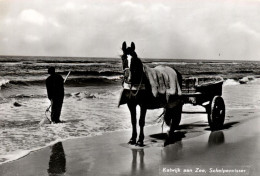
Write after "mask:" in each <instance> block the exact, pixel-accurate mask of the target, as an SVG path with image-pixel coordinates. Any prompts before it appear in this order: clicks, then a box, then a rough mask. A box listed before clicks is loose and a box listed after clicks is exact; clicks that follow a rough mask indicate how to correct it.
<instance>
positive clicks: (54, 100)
mask: <svg viewBox="0 0 260 176" xmlns="http://www.w3.org/2000/svg"><path fill="white" fill-rule="evenodd" d="M48 73H49V74H50V76H49V77H48V78H47V79H46V88H47V94H48V98H49V100H50V101H51V121H52V122H54V123H60V122H61V121H60V113H61V108H62V103H63V99H64V82H63V81H64V80H63V78H62V76H61V75H59V74H56V73H55V68H54V67H50V68H49V69H48Z"/></svg>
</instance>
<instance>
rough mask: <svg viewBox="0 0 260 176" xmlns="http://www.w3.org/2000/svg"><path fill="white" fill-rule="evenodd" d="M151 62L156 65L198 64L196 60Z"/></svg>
mask: <svg viewBox="0 0 260 176" xmlns="http://www.w3.org/2000/svg"><path fill="white" fill-rule="evenodd" d="M151 64H154V65H196V64H197V63H196V62H193V63H192V62H172V61H168V62H160V61H159V62H151Z"/></svg>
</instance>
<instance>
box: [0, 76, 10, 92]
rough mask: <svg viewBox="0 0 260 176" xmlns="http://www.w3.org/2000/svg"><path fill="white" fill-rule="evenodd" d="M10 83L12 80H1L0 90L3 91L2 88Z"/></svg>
mask: <svg viewBox="0 0 260 176" xmlns="http://www.w3.org/2000/svg"><path fill="white" fill-rule="evenodd" d="M9 82H10V80H8V79H0V90H1V88H2V86H5V85H6V84H8V83H9Z"/></svg>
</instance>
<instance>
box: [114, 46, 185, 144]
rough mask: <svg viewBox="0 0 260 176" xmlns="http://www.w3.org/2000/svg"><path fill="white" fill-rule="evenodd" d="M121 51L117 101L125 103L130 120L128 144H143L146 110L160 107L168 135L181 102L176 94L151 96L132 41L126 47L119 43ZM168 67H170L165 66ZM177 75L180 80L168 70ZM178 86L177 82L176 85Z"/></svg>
mask: <svg viewBox="0 0 260 176" xmlns="http://www.w3.org/2000/svg"><path fill="white" fill-rule="evenodd" d="M122 51H123V54H122V55H121V59H122V66H123V71H124V78H123V91H122V94H121V98H120V101H119V106H120V105H121V104H127V106H128V108H129V111H130V115H131V123H132V136H131V138H130V140H129V142H128V144H130V145H137V146H144V126H145V116H146V112H147V110H148V109H158V108H164V113H163V115H164V122H165V123H166V124H167V125H168V126H170V130H169V133H168V134H169V136H170V135H171V134H173V132H174V130H175V129H177V127H178V126H179V123H180V120H181V112H182V106H183V102H182V100H181V98H180V96H170V98H169V99H168V100H166V97H165V94H164V95H160V94H159V95H158V96H156V97H155V96H154V95H153V93H152V86H151V84H150V82H149V80H148V79H149V78H148V76H147V75H146V74H145V71H144V64H143V63H142V61H141V60H140V59H139V58H138V56H137V54H136V52H135V44H134V43H133V42H132V43H131V46H130V47H127V45H126V42H123V44H122ZM168 68H169V69H172V68H170V67H168ZM172 70H174V71H175V72H176V74H177V78H176V79H177V80H178V82H179V83H181V82H182V76H181V74H180V73H179V72H178V71H177V70H175V69H172ZM180 86H181V84H180ZM137 105H139V106H140V118H139V126H140V133H139V138H138V141H137V142H136V138H137V129H136V123H137V119H136V107H137Z"/></svg>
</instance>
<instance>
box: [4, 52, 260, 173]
mask: <svg viewBox="0 0 260 176" xmlns="http://www.w3.org/2000/svg"><path fill="white" fill-rule="evenodd" d="M0 62H1V65H0V67H1V69H0V83H1V90H0V105H1V106H0V122H1V123H0V137H1V146H0V175H17V174H18V175H37V174H38V175H53V174H52V172H55V171H51V170H52V169H54V170H55V168H56V169H57V168H58V170H60V172H61V175H62V174H65V175H85V174H86V173H88V175H120V174H121V175H138V174H146V175H149V174H150V175H158V174H159V172H158V170H159V169H160V168H159V166H162V165H164V164H166V165H168V164H170V165H171V164H172V163H175V162H176V164H177V165H180V166H183V165H184V166H186V165H188V166H189V165H190V166H191V167H196V166H198V165H203V166H205V169H207V168H208V165H209V166H212V167H213V166H214V167H216V166H222V165H221V161H219V160H216V159H215V158H214V157H218V156H221V155H227V153H228V151H229V150H230V153H231V155H230V156H229V159H228V161H226V163H225V162H223V163H224V165H225V166H233V165H238V166H239V167H240V166H241V167H242V166H243V167H244V166H246V167H248V166H250V167H252V168H253V170H254V168H255V165H254V163H255V164H258V158H257V155H254V156H253V155H251V154H250V153H246V152H255V153H257V151H256V150H257V147H256V148H255V150H253V149H252V148H251V147H252V146H257V145H258V141H257V134H258V131H257V130H253V129H254V128H256V127H257V125H258V120H257V117H258V114H259V112H258V111H259V109H260V98H259V97H260V91H259V90H260V79H259V75H260V74H259V70H260V63H259V62H257V61H252V62H246V61H207V60H204V61H202V60H172V59H168V60H165V59H143V62H144V63H145V64H147V65H149V66H150V67H154V66H157V65H166V66H170V67H174V68H176V69H177V70H178V71H179V72H181V74H182V75H183V77H184V78H187V77H191V76H197V77H214V76H221V77H223V78H224V84H223V90H222V97H223V99H224V101H225V105H226V111H227V113H226V120H225V126H224V129H223V130H221V131H222V132H223V134H222V132H219V133H217V136H222V139H215V140H216V141H217V142H218V141H219V140H220V141H222V143H221V145H217V149H219V150H216V151H213V152H212V153H213V154H212V156H209V155H210V152H209V150H208V149H210V150H211V148H210V147H208V146H209V145H211V144H209V143H211V142H210V141H213V142H214V141H215V140H212V139H211V140H209V138H212V136H213V139H214V136H216V135H214V134H215V133H211V131H210V130H209V126H208V122H207V116H206V114H198V113H196V112H201V111H205V109H204V108H202V107H201V106H192V105H188V104H187V105H185V106H184V111H186V110H188V111H191V113H188V114H182V120H181V127H180V130H177V131H176V136H175V137H176V138H174V139H173V144H172V145H168V146H166V147H164V142H165V141H164V139H165V133H166V132H167V127H164V131H163V134H162V129H161V124H160V123H157V121H156V119H157V118H158V116H159V115H160V114H161V113H162V111H163V110H162V109H156V110H152V111H148V112H147V115H146V126H145V136H146V137H145V141H144V143H145V145H146V146H145V147H144V148H140V149H136V148H131V147H130V146H128V145H127V142H128V141H129V139H130V135H131V120H130V113H129V110H128V108H127V106H126V105H122V106H120V107H119V108H117V105H118V100H119V96H120V92H121V91H122V85H121V83H122V80H121V76H122V63H121V60H120V58H67V57H64V58H62V57H61V58H53V57H18V56H14V57H11V58H10V57H1V59H0ZM48 66H54V67H56V68H57V72H58V73H59V74H61V75H62V76H63V77H65V76H66V75H67V73H68V71H71V74H70V76H69V78H68V80H67V81H66V83H65V99H64V104H63V109H62V114H61V120H63V121H64V123H62V124H46V125H43V126H39V122H40V121H41V119H43V118H45V117H46V116H47V117H48V116H49V114H48V113H47V114H45V110H46V108H47V107H48V106H49V105H50V102H49V100H48V99H47V92H46V87H45V79H46V78H47V76H48V74H47V68H48ZM213 70H214V71H213ZM240 79H243V80H245V82H243V84H241V83H240V82H239V80H240ZM16 103H18V104H19V105H20V106H16ZM193 112H195V113H193ZM251 131H252V133H250V132H251ZM239 134H241V135H239ZM244 134H245V135H244ZM210 136H211V137H210ZM223 136H225V137H224V138H225V140H224V142H223ZM229 138H230V139H231V140H230V141H229V140H228V139H229ZM251 138H252V140H251ZM234 139H241V140H244V141H245V144H244V143H243V142H239V141H233V140H234ZM196 141H200V142H196ZM186 143H187V145H185V146H186V147H187V148H186V147H183V146H184V144H186ZM229 143H231V144H230V145H229ZM247 143H249V146H247ZM252 143H254V144H252ZM226 145H227V148H225V147H222V146H226ZM213 146H214V145H213ZM238 146H242V147H243V148H244V149H247V148H248V149H249V150H248V151H246V152H245V151H244V150H243V151H240V150H242V149H241V148H239V147H238ZM236 147H238V148H237V149H236V150H234V148H236ZM171 148H172V149H171ZM132 149H133V150H132ZM215 149H216V148H215V147H212V150H215ZM226 149H227V152H224V151H226ZM167 150H169V151H170V152H167ZM204 151H205V152H204ZM232 151H236V153H235V154H232ZM198 152H199V156H197V155H195V154H196V153H198ZM52 153H53V154H52ZM55 153H56V154H57V153H58V156H59V155H61V156H63V157H58V163H60V166H51V165H52V164H53V163H57V162H52V160H53V159H52V158H56V154H55ZM169 153H173V154H172V157H170V158H168V157H167V156H170V155H171V154H169ZM242 153H246V154H245V155H247V154H248V157H246V156H242ZM186 154H187V155H186ZM179 155H180V156H179ZM239 155H240V156H239ZM236 156H238V159H237V158H236ZM176 157H177V158H176ZM179 157H181V158H179ZM183 157H184V158H183ZM199 157H202V158H203V159H202V160H200V161H197V160H199V159H198V158H199ZM223 157H224V156H223ZM249 157H251V158H249ZM142 158H143V159H142ZM241 158H242V159H243V158H247V160H246V159H245V160H242V159H241ZM168 160H169V162H168ZM189 160H190V161H192V162H189ZM220 160H223V161H225V159H220ZM237 160H238V161H239V162H241V163H239V162H238V161H237ZM54 161H55V159H54ZM211 162H212V163H211ZM214 162H215V163H214ZM232 162H233V163H234V164H233V163H232ZM140 163H141V164H140ZM207 163H210V164H208V165H207ZM243 163H245V164H243ZM64 164H65V166H64ZM109 164H111V167H110V166H108V165H109ZM98 165H100V167H98ZM174 165H175V164H174ZM49 167H51V169H49ZM143 167H145V168H147V169H146V170H145V171H143V169H142V168H143ZM223 167H224V166H223ZM13 168H16V169H13ZM25 168H28V169H25ZM180 168H181V167H180ZM187 169H189V168H187ZM48 170H50V171H49V173H48ZM116 171H118V172H116ZM250 171H251V169H250ZM54 175H55V174H54ZM58 175H59V174H58Z"/></svg>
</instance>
